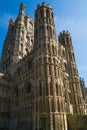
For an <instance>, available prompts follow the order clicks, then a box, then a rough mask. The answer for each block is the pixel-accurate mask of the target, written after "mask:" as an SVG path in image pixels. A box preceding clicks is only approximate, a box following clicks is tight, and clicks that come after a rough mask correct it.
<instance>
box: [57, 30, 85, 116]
mask: <svg viewBox="0 0 87 130" xmlns="http://www.w3.org/2000/svg"><path fill="white" fill-rule="evenodd" d="M59 42H60V43H61V44H62V45H63V46H64V48H65V58H66V64H65V69H66V70H65V71H66V73H67V74H68V78H67V79H68V80H67V81H69V83H68V84H67V86H68V87H67V88H68V89H67V88H66V89H67V94H68V98H69V101H68V99H67V101H68V103H69V106H68V107H69V108H68V110H69V111H68V112H70V113H73V114H83V113H84V111H83V110H84V109H83V101H82V91H81V86H80V78H79V74H78V69H77V65H76V61H75V56H74V49H73V46H72V38H71V35H70V33H69V32H68V31H63V33H60V36H59ZM66 77H67V76H66ZM64 85H65V86H66V83H65V80H64Z"/></svg>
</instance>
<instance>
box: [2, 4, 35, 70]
mask: <svg viewBox="0 0 87 130" xmlns="http://www.w3.org/2000/svg"><path fill="white" fill-rule="evenodd" d="M33 36H34V22H33V20H32V19H31V18H30V17H29V16H28V15H26V14H25V5H24V4H23V3H21V4H20V9H19V14H18V17H17V19H16V20H14V19H11V20H10V22H9V28H8V32H7V36H6V39H5V41H4V46H3V53H2V59H1V61H2V64H3V71H5V72H8V71H9V70H11V68H12V67H13V66H14V64H16V63H17V62H19V61H20V60H21V59H22V58H23V57H24V56H26V55H27V54H28V53H29V52H30V51H31V50H32V49H33V42H34V37H33Z"/></svg>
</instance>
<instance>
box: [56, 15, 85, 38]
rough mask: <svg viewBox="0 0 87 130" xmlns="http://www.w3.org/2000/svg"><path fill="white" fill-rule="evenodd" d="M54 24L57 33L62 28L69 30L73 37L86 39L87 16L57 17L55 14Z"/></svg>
mask: <svg viewBox="0 0 87 130" xmlns="http://www.w3.org/2000/svg"><path fill="white" fill-rule="evenodd" d="M55 24H56V28H57V30H58V31H57V34H58V33H59V32H60V31H62V30H69V31H70V32H71V33H72V35H73V36H74V37H75V38H79V39H80V37H81V38H83V39H84V38H85V39H87V18H85V19H76V18H70V17H67V18H59V17H58V16H55Z"/></svg>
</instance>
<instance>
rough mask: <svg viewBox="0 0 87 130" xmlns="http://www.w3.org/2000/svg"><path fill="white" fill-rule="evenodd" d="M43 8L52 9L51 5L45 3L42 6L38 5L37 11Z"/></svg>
mask: <svg viewBox="0 0 87 130" xmlns="http://www.w3.org/2000/svg"><path fill="white" fill-rule="evenodd" d="M41 7H46V8H49V9H52V7H51V5H50V4H46V3H45V2H43V3H42V4H41V5H40V4H38V5H37V9H39V8H41Z"/></svg>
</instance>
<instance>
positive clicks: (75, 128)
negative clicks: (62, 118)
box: [67, 115, 87, 130]
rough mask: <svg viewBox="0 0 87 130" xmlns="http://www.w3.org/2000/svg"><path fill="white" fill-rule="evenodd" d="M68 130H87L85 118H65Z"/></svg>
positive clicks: (78, 116)
mask: <svg viewBox="0 0 87 130" xmlns="http://www.w3.org/2000/svg"><path fill="white" fill-rule="evenodd" d="M67 123H68V130H87V116H86V115H84V116H83V115H81V116H80V115H77V116H71V115H70V116H67Z"/></svg>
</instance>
